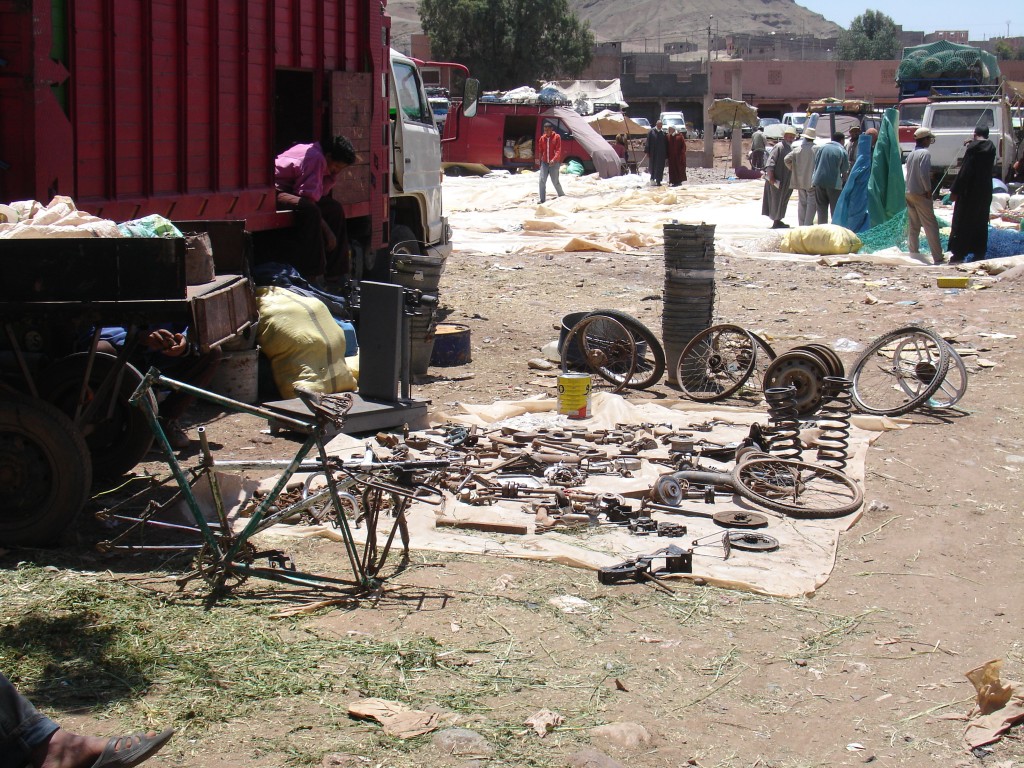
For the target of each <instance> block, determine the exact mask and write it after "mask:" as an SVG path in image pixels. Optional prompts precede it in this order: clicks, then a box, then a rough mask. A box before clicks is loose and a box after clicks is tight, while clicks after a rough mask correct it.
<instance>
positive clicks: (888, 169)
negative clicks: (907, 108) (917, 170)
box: [868, 109, 907, 227]
mask: <svg viewBox="0 0 1024 768" xmlns="http://www.w3.org/2000/svg"><path fill="white" fill-rule="evenodd" d="M899 121H900V113H899V112H898V111H896V110H895V109H887V110H885V116H884V117H883V118H882V125H881V128H879V131H878V143H877V144H876V145H875V151H874V153H873V154H872V156H871V177H870V180H869V181H868V212H869V214H870V216H871V226H872V227H877V226H879V225H881V224H884V223H885V222H887V221H889V219H891V218H892V217H893V216H895V215H896V214H898V213H900V212H901V211H903V210H906V207H907V197H906V195H907V183H906V180H905V179H904V178H903V162H902V159H903V158H902V157H901V156H900V139H899V132H898V129H897V126H898V125H899Z"/></svg>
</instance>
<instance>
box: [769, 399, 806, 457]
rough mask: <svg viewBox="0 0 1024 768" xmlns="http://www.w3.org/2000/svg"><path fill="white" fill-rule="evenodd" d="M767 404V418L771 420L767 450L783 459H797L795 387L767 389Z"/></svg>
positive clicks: (799, 447) (799, 446)
mask: <svg viewBox="0 0 1024 768" xmlns="http://www.w3.org/2000/svg"><path fill="white" fill-rule="evenodd" d="M764 397H765V400H766V401H767V403H768V418H769V419H770V420H771V423H772V426H771V437H770V439H769V446H768V450H769V451H771V453H773V454H774V455H776V456H778V457H779V458H783V459H799V458H800V455H801V453H802V446H801V444H800V422H799V421H798V417H799V411H798V409H797V406H796V386H795V385H793V384H789V385H787V386H785V387H769V388H768V389H766V390H765V391H764Z"/></svg>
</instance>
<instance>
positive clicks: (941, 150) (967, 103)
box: [921, 99, 1016, 181]
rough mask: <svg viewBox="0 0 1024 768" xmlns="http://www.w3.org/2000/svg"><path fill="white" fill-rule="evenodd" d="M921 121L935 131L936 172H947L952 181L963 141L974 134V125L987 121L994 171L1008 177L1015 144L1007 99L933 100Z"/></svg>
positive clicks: (933, 171) (933, 164)
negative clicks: (994, 150) (993, 148)
mask: <svg viewBox="0 0 1024 768" xmlns="http://www.w3.org/2000/svg"><path fill="white" fill-rule="evenodd" d="M921 125H923V126H924V127H925V128H928V129H930V130H931V132H932V133H933V134H935V143H934V144H932V145H931V148H930V152H931V156H932V175H933V176H936V177H938V176H941V175H942V174H945V175H946V177H947V181H950V180H951V177H952V176H955V175H956V173H957V170H958V168H959V166H960V163H961V161H962V160H963V156H964V145H965V144H966V143H967V142H968V141H970V140H971V137H973V136H974V129H975V128H976V127H978V126H981V125H984V126H986V127H987V128H988V130H989V134H988V138H989V140H990V141H991V142H992V143H993V144H995V147H996V162H995V166H994V168H993V169H992V175H993V176H999V178H1001V179H1005V178H1006V177H1007V175H1008V172H1009V169H1010V164H1011V163H1012V162H1013V157H1014V150H1015V148H1016V142H1015V141H1014V136H1013V127H1012V125H1013V124H1012V120H1011V116H1010V102H1009V101H1008V100H1007V99H996V100H993V99H965V100H962V101H961V100H956V101H952V100H951V101H933V102H931V103H930V104H928V105H927V106H926V107H925V110H924V116H923V118H922V120H921Z"/></svg>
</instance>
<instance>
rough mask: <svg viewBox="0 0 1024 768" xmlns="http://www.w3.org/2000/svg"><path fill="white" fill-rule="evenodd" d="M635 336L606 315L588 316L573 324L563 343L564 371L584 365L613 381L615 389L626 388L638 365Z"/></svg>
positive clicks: (607, 380)
mask: <svg viewBox="0 0 1024 768" xmlns="http://www.w3.org/2000/svg"><path fill="white" fill-rule="evenodd" d="M636 361H637V355H636V343H635V342H634V341H633V335H632V333H630V331H629V330H627V329H626V327H625V326H624V325H623V324H622V323H620V322H619V321H618V320H616V319H615V318H612V317H608V316H607V315H587V316H586V317H584V318H583V319H582V320H580V321H579V322H578V323H576V325H574V326H573V328H572V330H571V331H570V332H569V336H568V337H567V338H566V340H565V344H563V345H562V371H563V372H568V371H569V370H571V369H573V368H576V369H579V368H580V367H583V368H584V369H585V370H586V371H588V372H591V373H596V374H597V375H598V376H599V377H601V379H603V380H604V381H606V382H608V384H610V385H611V386H610V390H611V391H612V392H620V391H622V390H623V389H625V387H626V385H627V382H628V381H629V380H630V378H631V377H632V376H633V371H634V369H635V367H636Z"/></svg>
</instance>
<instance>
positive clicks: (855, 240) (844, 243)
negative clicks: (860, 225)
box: [779, 224, 864, 256]
mask: <svg viewBox="0 0 1024 768" xmlns="http://www.w3.org/2000/svg"><path fill="white" fill-rule="evenodd" d="M863 245H864V244H863V243H862V242H861V241H860V238H859V237H857V234H856V233H855V232H853V231H852V230H849V229H847V228H846V227H840V226H839V225H838V224H815V225H814V226H811V227H796V228H795V229H791V230H789V231H788V232H786V234H784V235H783V236H782V245H781V246H780V248H779V250H781V251H782V252H783V253H805V254H815V255H822V256H831V255H836V254H840V253H856V252H857V251H859V250H860V249H861V246H863Z"/></svg>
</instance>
